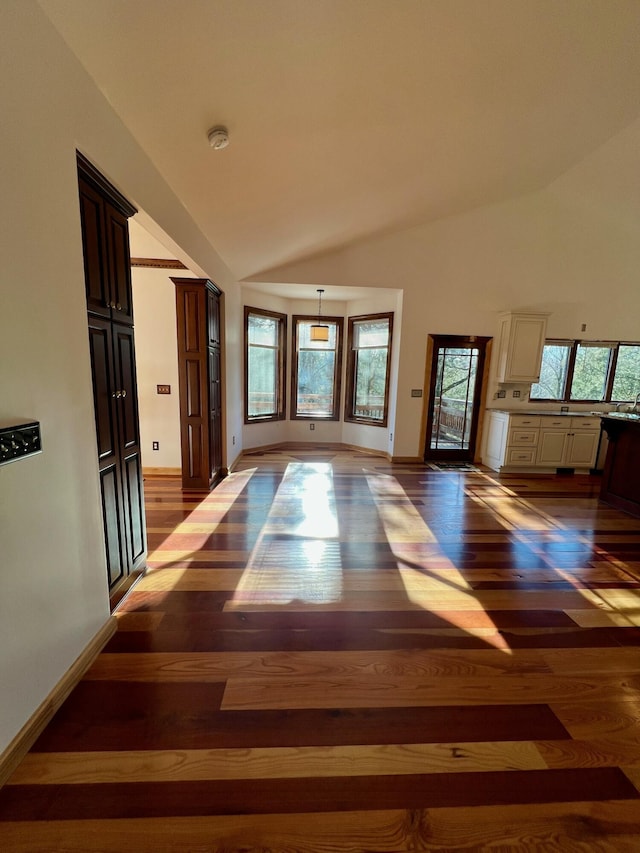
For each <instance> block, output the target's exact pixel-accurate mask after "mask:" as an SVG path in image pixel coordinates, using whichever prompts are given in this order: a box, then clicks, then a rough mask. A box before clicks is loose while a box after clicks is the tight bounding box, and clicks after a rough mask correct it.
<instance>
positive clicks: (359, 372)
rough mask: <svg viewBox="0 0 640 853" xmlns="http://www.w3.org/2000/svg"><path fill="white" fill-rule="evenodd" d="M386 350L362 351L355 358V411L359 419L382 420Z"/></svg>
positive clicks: (380, 348) (379, 348)
mask: <svg viewBox="0 0 640 853" xmlns="http://www.w3.org/2000/svg"><path fill="white" fill-rule="evenodd" d="M386 378H387V348H386V347H384V349H383V348H382V347H378V348H376V349H363V350H360V352H359V353H358V354H357V356H356V377H355V410H354V415H355V416H356V417H361V418H373V419H374V420H378V421H381V420H383V419H384V394H385V383H386Z"/></svg>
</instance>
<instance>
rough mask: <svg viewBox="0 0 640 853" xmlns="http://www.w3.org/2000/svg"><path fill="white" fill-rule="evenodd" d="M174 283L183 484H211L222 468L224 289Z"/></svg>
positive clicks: (205, 281)
mask: <svg viewBox="0 0 640 853" xmlns="http://www.w3.org/2000/svg"><path fill="white" fill-rule="evenodd" d="M172 281H173V282H174V284H175V285H176V314H177V325H178V376H179V383H180V428H181V445H182V485H183V488H185V489H211V488H212V487H213V486H214V485H215V484H216V483H217V482H218V480H220V479H221V478H222V477H223V476H224V475H225V471H224V469H223V467H222V394H221V388H220V378H221V373H220V291H219V290H218V288H217V287H216V285H215V284H213V282H212V281H209V279H199V278H172Z"/></svg>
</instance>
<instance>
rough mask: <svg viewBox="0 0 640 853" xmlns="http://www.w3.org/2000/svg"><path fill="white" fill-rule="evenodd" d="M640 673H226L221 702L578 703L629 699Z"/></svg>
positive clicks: (336, 705) (328, 705)
mask: <svg viewBox="0 0 640 853" xmlns="http://www.w3.org/2000/svg"><path fill="white" fill-rule="evenodd" d="M639 689H640V675H634V676H632V677H628V676H622V675H621V676H618V677H616V676H610V677H604V676H597V677H594V678H590V679H587V678H581V679H578V678H569V677H565V676H558V675H536V674H531V675H527V676H503V677H502V678H501V679H496V680H495V681H490V680H489V681H488V680H487V679H485V678H474V677H468V678H456V677H451V678H447V677H444V678H443V677H440V678H438V679H426V678H425V679H420V681H419V682H418V681H416V680H414V679H412V678H407V677H405V678H403V677H395V678H393V677H391V678H390V677H378V678H371V677H365V676H362V677H359V678H357V679H356V678H351V679H349V678H338V677H335V678H313V679H285V678H275V677H274V678H272V679H269V680H267V679H258V678H230V679H229V680H228V682H227V686H226V689H225V693H224V698H223V700H222V707H223V708H229V709H235V710H241V709H243V708H253V709H259V708H343V707H347V708H362V707H366V706H367V705H373V706H375V707H387V708H391V707H399V706H403V705H431V706H433V705H482V704H484V705H487V704H518V703H519V702H523V703H531V702H533V703H541V702H542V703H553V702H563V701H565V702H566V701H571V700H572V699H576V698H577V697H579V698H580V701H582V702H590V701H591V702H593V701H601V700H603V699H605V698H608V699H609V700H610V701H612V702H617V701H619V700H624V699H627V698H633V697H634V696H636V695H637V692H638V690H639Z"/></svg>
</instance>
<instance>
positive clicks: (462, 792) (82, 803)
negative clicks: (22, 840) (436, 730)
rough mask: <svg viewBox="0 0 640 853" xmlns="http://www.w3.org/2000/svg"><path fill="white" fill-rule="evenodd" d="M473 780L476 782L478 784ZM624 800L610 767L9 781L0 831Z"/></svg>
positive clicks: (617, 773) (624, 782) (623, 788)
mask: <svg viewBox="0 0 640 853" xmlns="http://www.w3.org/2000/svg"><path fill="white" fill-rule="evenodd" d="M480 781H481V784H479V783H480ZM587 794H588V795H589V796H590V798H591V800H603V801H606V800H623V799H627V800H630V801H631V802H632V803H633V804H634V805H635V808H636V812H637V809H638V807H640V798H639V797H638V791H637V790H636V788H635V787H634V785H633V784H632V783H631V781H630V780H629V778H628V777H627V776H626V775H625V774H624V773H623V772H622V771H621V770H619V769H618V768H606V767H605V768H592V769H588V768H587V769H581V770H571V769H570V770H520V771H517V772H514V771H491V770H488V771H485V772H483V773H481V774H479V773H442V774H440V773H432V774H428V773H426V774H420V775H399V776H385V775H382V776H381V775H375V776H346V777H335V776H323V777H305V778H304V779H254V780H251V782H250V784H248V783H247V781H246V780H236V779H225V780H198V781H196V782H190V781H182V782H122V781H120V782H118V783H116V784H109V783H107V784H105V783H95V784H91V785H82V784H80V785H11V786H8V787H6V788H5V789H3V791H2V792H0V828H2V829H3V830H4V823H5V822H7V818H9V820H13V819H17V820H31V821H33V822H34V823H37V822H40V821H47V822H49V821H54V820H74V819H75V818H77V817H79V816H82V817H83V818H84V819H85V820H87V821H88V820H100V819H103V818H112V819H115V818H118V819H121V818H134V817H154V818H162V817H166V816H168V815H172V816H175V817H180V816H182V817H186V816H198V815H211V816H213V815H220V814H243V815H245V814H246V813H262V814H269V813H280V814H291V813H295V812H297V813H301V814H305V813H311V812H334V811H356V810H357V811H360V810H371V811H375V810H377V809H382V808H385V807H388V808H400V807H404V808H407V809H411V810H413V809H424V808H428V809H434V808H444V807H456V808H462V807H464V808H468V807H473V806H482V805H488V804H494V805H495V804H498V803H499V804H503V805H515V804H521V805H523V804H528V805H534V804H536V803H559V802H564V803H571V802H575V801H576V800H577V801H580V800H584V799H585V797H586V795H587Z"/></svg>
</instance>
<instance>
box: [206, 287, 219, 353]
mask: <svg viewBox="0 0 640 853" xmlns="http://www.w3.org/2000/svg"><path fill="white" fill-rule="evenodd" d="M207 328H208V337H209V341H208V344H209V346H210V347H219V346H220V298H219V296H218V295H217V294H216V293H212V292H211V291H210V290H208V291H207Z"/></svg>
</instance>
